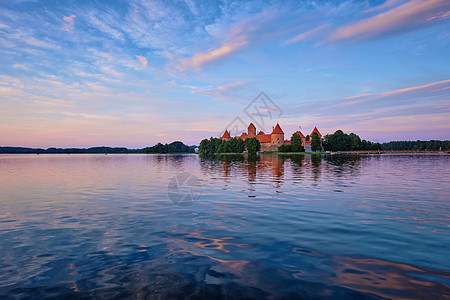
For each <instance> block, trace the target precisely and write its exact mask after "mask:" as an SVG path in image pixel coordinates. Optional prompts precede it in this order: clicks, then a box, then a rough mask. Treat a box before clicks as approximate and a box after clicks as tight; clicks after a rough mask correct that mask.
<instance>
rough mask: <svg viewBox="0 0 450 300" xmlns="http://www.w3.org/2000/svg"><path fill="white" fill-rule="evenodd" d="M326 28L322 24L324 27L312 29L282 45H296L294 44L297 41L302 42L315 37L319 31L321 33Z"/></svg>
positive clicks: (325, 25)
mask: <svg viewBox="0 0 450 300" xmlns="http://www.w3.org/2000/svg"><path fill="white" fill-rule="evenodd" d="M326 27H328V25H327V24H324V25H321V26H318V27H316V28H313V29H311V30H309V31H306V32H303V33H300V34H299V35H297V36H296V37H293V38H292V39H290V40H288V41H286V42H285V43H284V45H287V44H291V43H296V42H299V41H302V40H306V39H309V38H311V37H313V36H315V35H316V34H318V33H319V32H320V31H322V30H323V29H324V28H326Z"/></svg>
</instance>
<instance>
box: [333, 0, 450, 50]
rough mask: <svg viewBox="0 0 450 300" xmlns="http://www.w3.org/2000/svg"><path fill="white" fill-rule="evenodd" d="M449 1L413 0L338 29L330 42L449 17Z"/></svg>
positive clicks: (372, 34) (400, 29) (411, 26)
mask: <svg viewBox="0 0 450 300" xmlns="http://www.w3.org/2000/svg"><path fill="white" fill-rule="evenodd" d="M449 10H450V2H449V1H447V0H428V1H423V0H411V1H409V2H407V3H405V4H402V5H400V6H397V7H394V8H392V9H390V10H388V11H386V12H383V13H380V14H378V15H376V16H373V17H370V18H368V19H365V20H362V21H360V22H357V23H355V24H351V25H347V26H343V27H341V28H338V29H337V30H336V31H335V32H334V33H332V34H331V36H330V37H329V39H328V40H329V41H339V40H346V39H368V38H373V37H377V36H381V35H384V34H389V33H392V32H398V31H404V30H408V29H411V28H414V27H416V26H418V25H421V24H424V23H428V22H433V21H437V20H439V19H442V18H447V17H449V14H448V11H449Z"/></svg>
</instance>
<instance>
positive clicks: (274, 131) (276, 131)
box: [272, 123, 284, 134]
mask: <svg viewBox="0 0 450 300" xmlns="http://www.w3.org/2000/svg"><path fill="white" fill-rule="evenodd" d="M274 133H282V134H284V132H283V130H281V127H280V124H278V123H277V126H275V128H274V129H273V131H272V134H274Z"/></svg>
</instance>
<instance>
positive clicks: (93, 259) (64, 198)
mask: <svg viewBox="0 0 450 300" xmlns="http://www.w3.org/2000/svg"><path fill="white" fill-rule="evenodd" d="M449 195H450V156H449V155H387V154H383V155H372V156H369V155H368V156H338V155H327V156H319V155H294V156H288V155H286V156H282V155H280V156H278V155H276V154H272V155H271V154H262V155H260V156H259V157H257V158H245V157H243V156H230V155H228V156H222V157H217V158H209V159H208V158H201V157H199V156H198V155H194V154H192V155H138V154H129V155H119V154H117V155H90V154H81V155H65V154H59V155H0V298H6V299H8V298H27V299H28V298H34V299H39V298H55V299H56V298H58V299H59V298H71V299H78V298H92V297H94V298H102V299H114V298H116V299H118V298H133V299H179V298H187V299H243V298H245V299H299V298H305V299H309V298H315V299H383V298H402V299H424V298H428V299H445V298H447V299H450V259H449V257H450V251H449V249H450V197H449Z"/></svg>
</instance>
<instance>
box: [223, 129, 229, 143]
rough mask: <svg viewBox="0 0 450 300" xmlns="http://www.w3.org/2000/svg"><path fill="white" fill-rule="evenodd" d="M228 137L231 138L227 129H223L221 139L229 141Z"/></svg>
mask: <svg viewBox="0 0 450 300" xmlns="http://www.w3.org/2000/svg"><path fill="white" fill-rule="evenodd" d="M230 139H231V135H230V133H229V132H228V130H225V132H224V133H223V135H222V140H224V141H229V140H230Z"/></svg>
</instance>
